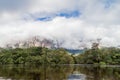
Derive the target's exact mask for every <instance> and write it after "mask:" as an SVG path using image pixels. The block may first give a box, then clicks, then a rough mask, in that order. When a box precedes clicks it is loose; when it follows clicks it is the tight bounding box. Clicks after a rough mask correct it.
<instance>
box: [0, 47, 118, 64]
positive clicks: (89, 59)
mask: <svg viewBox="0 0 120 80" xmlns="http://www.w3.org/2000/svg"><path fill="white" fill-rule="evenodd" d="M0 64H113V65H120V49H119V48H101V49H99V48H96V49H87V50H85V51H84V52H83V53H81V54H79V55H71V54H69V53H68V52H67V51H65V50H64V49H47V48H42V47H31V48H25V49H21V48H16V49H1V51H0Z"/></svg>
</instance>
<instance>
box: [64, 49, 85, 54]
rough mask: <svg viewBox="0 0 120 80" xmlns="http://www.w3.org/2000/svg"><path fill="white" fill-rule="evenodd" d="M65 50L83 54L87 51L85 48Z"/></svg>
mask: <svg viewBox="0 0 120 80" xmlns="http://www.w3.org/2000/svg"><path fill="white" fill-rule="evenodd" d="M65 50H66V51H67V52H69V53H70V54H81V53H83V52H84V51H85V50H84V49H65Z"/></svg>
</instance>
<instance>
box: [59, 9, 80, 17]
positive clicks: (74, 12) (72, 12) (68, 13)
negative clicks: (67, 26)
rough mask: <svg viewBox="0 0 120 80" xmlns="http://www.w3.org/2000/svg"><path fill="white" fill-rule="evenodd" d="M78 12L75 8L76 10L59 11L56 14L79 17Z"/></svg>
mask: <svg viewBox="0 0 120 80" xmlns="http://www.w3.org/2000/svg"><path fill="white" fill-rule="evenodd" d="M80 14H81V13H80V12H79V11H77V10H76V11H68V12H61V13H59V14H57V16H60V17H66V18H70V17H79V15H80Z"/></svg>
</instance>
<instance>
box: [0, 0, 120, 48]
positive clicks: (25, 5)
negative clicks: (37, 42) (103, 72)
mask: <svg viewBox="0 0 120 80" xmlns="http://www.w3.org/2000/svg"><path fill="white" fill-rule="evenodd" d="M5 1H7V3H8V2H10V1H9V0H5ZM12 1H13V2H14V4H13V6H14V7H16V8H13V7H10V6H11V5H12ZM12 1H11V4H10V5H6V2H4V4H3V5H2V6H0V17H1V19H0V37H1V39H0V45H1V46H2V45H3V44H5V43H7V42H10V41H11V40H20V39H24V38H27V37H29V36H34V35H40V36H44V37H49V38H58V39H61V40H65V44H64V45H63V46H64V47H67V48H78V47H79V44H80V43H79V41H80V40H85V42H88V41H89V40H91V39H97V38H102V42H101V43H102V45H105V46H117V45H119V41H120V37H119V35H120V32H119V30H120V23H119V21H120V16H119V12H120V7H119V1H118V0H116V2H113V3H111V4H110V5H109V7H108V8H105V5H106V3H104V0H102V1H103V2H102V1H99V0H91V2H90V1H88V0H79V1H78V0H52V1H48V0H34V1H33V0H26V2H24V0H22V1H20V0H12ZM0 2H1V1H0ZM18 2H20V3H18ZM73 10H78V11H80V12H81V15H80V16H78V17H75V18H74V17H71V18H65V17H60V16H59V17H57V16H56V17H54V18H53V19H52V20H50V21H35V20H34V19H35V18H38V17H44V16H54V15H55V14H58V13H59V12H62V11H73ZM85 42H84V43H85ZM88 44H89V42H88Z"/></svg>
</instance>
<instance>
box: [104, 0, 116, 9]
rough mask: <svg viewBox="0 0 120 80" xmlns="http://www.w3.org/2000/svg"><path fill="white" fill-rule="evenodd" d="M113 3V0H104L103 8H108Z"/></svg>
mask: <svg viewBox="0 0 120 80" xmlns="http://www.w3.org/2000/svg"><path fill="white" fill-rule="evenodd" d="M114 2H115V0H104V3H105V8H109V7H110V6H111V4H113V3H114Z"/></svg>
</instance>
